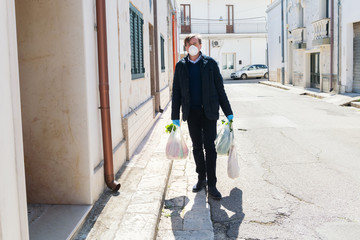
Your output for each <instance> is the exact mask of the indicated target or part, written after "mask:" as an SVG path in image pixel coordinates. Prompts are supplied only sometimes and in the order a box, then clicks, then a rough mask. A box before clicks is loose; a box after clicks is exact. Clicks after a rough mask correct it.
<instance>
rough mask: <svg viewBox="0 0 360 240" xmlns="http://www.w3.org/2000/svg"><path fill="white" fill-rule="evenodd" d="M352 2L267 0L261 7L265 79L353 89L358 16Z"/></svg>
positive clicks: (359, 84)
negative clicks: (265, 47)
mask: <svg viewBox="0 0 360 240" xmlns="http://www.w3.org/2000/svg"><path fill="white" fill-rule="evenodd" d="M358 5H359V3H358V2H357V1H355V0H354V1H339V0H316V1H309V0H276V1H273V2H272V4H270V5H269V6H268V9H267V16H268V22H267V25H268V29H269V35H268V45H269V73H270V80H271V81H276V82H281V83H283V84H292V85H294V86H299V87H302V88H313V89H315V90H318V91H321V92H336V93H352V92H354V93H359V92H360V90H359V89H360V71H359V70H358V69H359V68H358V66H360V57H359V56H360V44H359V42H360V37H359V36H360V23H359V22H360V18H359V17H358V15H357V14H356V13H355V11H353V9H355V8H356V7H357V6H358ZM282 12H283V17H281V13H282ZM282 49H283V50H282ZM282 53H283V55H282Z"/></svg>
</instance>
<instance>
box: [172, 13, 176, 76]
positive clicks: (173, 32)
mask: <svg viewBox="0 0 360 240" xmlns="http://www.w3.org/2000/svg"><path fill="white" fill-rule="evenodd" d="M175 17H176V10H173V13H172V47H173V52H172V53H173V73H174V74H175V67H176V62H177V59H176V49H175V41H176V36H175Z"/></svg>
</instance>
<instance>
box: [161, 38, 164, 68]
mask: <svg viewBox="0 0 360 240" xmlns="http://www.w3.org/2000/svg"><path fill="white" fill-rule="evenodd" d="M164 44H165V40H164V38H163V37H162V36H160V45H161V71H163V72H164V71H165V53H164V51H165V49H164Z"/></svg>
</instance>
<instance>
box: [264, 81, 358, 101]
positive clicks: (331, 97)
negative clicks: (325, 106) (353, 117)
mask: <svg viewBox="0 0 360 240" xmlns="http://www.w3.org/2000/svg"><path fill="white" fill-rule="evenodd" d="M259 83H260V84H263V85H266V86H270V87H276V88H280V89H283V90H287V91H289V92H292V93H294V94H298V95H308V96H311V97H315V98H319V99H322V100H323V101H325V102H328V103H333V104H336V105H338V106H352V107H357V108H360V101H359V100H360V93H345V94H335V93H325V92H320V91H319V90H318V89H314V88H307V89H304V88H299V87H295V86H293V85H282V84H281V83H278V82H271V81H263V82H259Z"/></svg>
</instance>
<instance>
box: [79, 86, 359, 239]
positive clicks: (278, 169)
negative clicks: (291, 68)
mask: <svg viewBox="0 0 360 240" xmlns="http://www.w3.org/2000/svg"><path fill="white" fill-rule="evenodd" d="M258 81H259V80H246V81H242V80H236V81H234V80H229V81H225V88H226V91H227V94H228V96H229V99H230V102H231V104H232V107H233V111H234V117H235V119H234V131H235V143H236V147H237V153H238V157H239V164H240V177H239V178H238V179H235V180H232V179H230V178H228V177H227V157H226V156H219V157H218V161H217V176H218V189H219V190H220V192H221V193H222V195H223V199H222V200H220V201H215V200H212V199H209V200H208V198H207V193H206V191H205V190H202V191H201V192H199V193H192V191H191V189H192V186H193V185H194V184H195V183H196V180H197V176H196V173H195V164H194V160H193V157H192V155H191V154H190V156H188V158H187V159H183V160H174V161H171V160H168V159H166V157H165V145H166V141H167V138H168V134H167V133H165V131H164V129H165V128H164V127H165V125H167V124H169V123H170V122H171V121H170V111H171V109H170V108H169V107H168V108H167V109H165V111H164V113H163V114H161V115H158V118H159V119H158V121H157V123H156V125H155V126H154V127H153V129H152V130H151V132H150V133H149V135H148V136H147V138H146V139H145V140H144V141H143V142H142V144H141V146H140V147H139V148H138V149H137V151H136V154H135V155H134V157H133V158H132V159H131V160H130V161H129V162H127V163H126V164H125V166H124V167H123V168H122V169H121V171H120V172H119V173H118V174H117V178H118V179H119V181H120V182H121V184H122V187H121V189H120V193H118V194H113V193H111V191H109V190H106V191H105V192H104V194H103V195H102V196H101V198H100V199H99V201H98V202H97V203H96V204H95V205H94V207H93V209H92V211H91V213H90V214H89V216H88V217H87V219H86V221H85V223H84V225H83V227H82V229H80V231H79V232H78V234H77V236H76V237H74V239H154V238H155V239H158V240H165V239H166V240H168V239H169V240H170V239H176V240H182V239H184V240H186V239H197V240H198V239H200V240H201V239H204V240H207V239H249V240H250V239H346V240H347V239H359V236H360V201H359V199H360V175H359V172H360V163H359V162H360V124H359V122H360V109H358V108H352V107H341V106H339V104H344V103H346V102H348V101H350V100H353V98H351V97H354V96H351V97H348V96H339V95H334V96H332V95H329V94H323V93H318V94H315V95H314V94H312V93H311V92H307V91H304V90H302V89H296V88H289V87H285V88H284V87H283V86H278V87H281V88H282V89H280V88H275V87H271V86H266V85H263V84H269V82H268V81H266V82H263V84H258V83H257V82H258ZM275 85H276V84H275ZM285 89H287V90H285ZM304 93H306V94H311V95H314V96H316V97H321V98H323V97H324V98H323V99H321V100H320V99H319V98H314V97H311V96H308V95H301V94H304ZM220 119H225V116H221V118H220ZM182 131H183V134H184V137H185V139H186V141H187V143H188V147H189V152H190V153H191V150H192V149H191V141H190V139H189V135H188V131H187V125H186V123H182Z"/></svg>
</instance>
